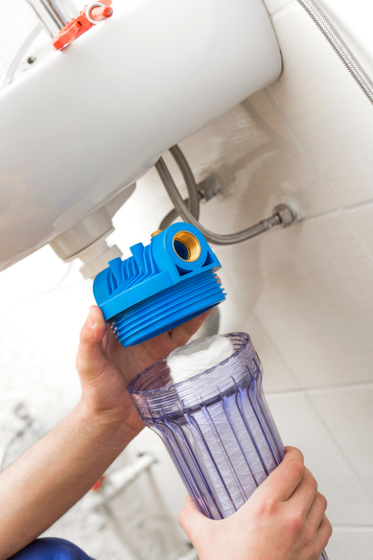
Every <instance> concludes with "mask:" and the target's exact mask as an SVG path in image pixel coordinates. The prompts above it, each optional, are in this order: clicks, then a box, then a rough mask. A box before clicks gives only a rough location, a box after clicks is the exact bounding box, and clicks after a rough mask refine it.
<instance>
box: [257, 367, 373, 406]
mask: <svg viewBox="0 0 373 560" xmlns="http://www.w3.org/2000/svg"><path fill="white" fill-rule="evenodd" d="M284 363H285V362H284ZM285 365H286V364H285ZM287 367H288V366H287ZM371 387H372V388H373V381H366V382H361V381H356V382H352V383H341V384H339V385H328V386H325V387H302V388H300V389H287V390H285V391H266V395H267V396H281V397H288V396H292V395H297V394H299V395H300V394H302V393H309V394H318V393H329V392H333V391H336V392H337V391H348V390H350V389H352V388H353V389H367V388H371Z"/></svg>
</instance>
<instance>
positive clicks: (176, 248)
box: [93, 223, 226, 347]
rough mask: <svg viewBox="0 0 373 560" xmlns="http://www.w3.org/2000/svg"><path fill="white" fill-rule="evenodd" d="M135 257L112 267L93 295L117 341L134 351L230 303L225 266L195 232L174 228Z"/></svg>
mask: <svg viewBox="0 0 373 560" xmlns="http://www.w3.org/2000/svg"><path fill="white" fill-rule="evenodd" d="M130 251H131V253H132V257H129V258H128V259H125V260H123V261H122V259H120V258H116V259H113V260H111V261H109V266H108V268H106V269H105V270H103V271H102V272H100V273H99V274H98V275H97V276H96V278H95V280H94V283H93V293H94V296H95V299H96V302H97V305H99V306H100V308H101V311H102V313H103V315H104V317H105V320H106V321H107V322H108V323H110V325H111V327H112V328H113V330H114V332H115V335H116V337H117V338H118V341H119V342H120V343H121V344H122V345H123V346H124V347H127V346H134V345H136V344H140V342H144V341H145V340H148V339H149V338H153V337H155V336H157V335H159V334H161V333H164V332H166V331H169V330H171V329H173V328H175V327H177V325H180V324H181V323H185V322H186V321H189V319H192V318H193V317H196V316H197V315H200V314H201V313H203V312H204V311H208V310H209V309H212V308H213V307H215V306H216V305H218V304H219V303H221V302H222V301H224V299H225V295H226V294H225V292H224V289H223V287H222V285H221V282H220V280H219V278H218V277H217V275H216V272H217V271H218V270H219V268H220V262H219V260H218V259H217V257H216V255H215V254H214V252H213V251H212V249H211V247H210V246H209V244H208V243H207V241H206V240H205V238H204V237H203V235H202V234H201V232H200V231H199V230H198V229H197V228H196V227H194V226H192V225H190V224H185V223H177V224H172V225H171V226H169V227H168V228H166V229H165V230H164V231H160V230H158V231H156V232H155V233H153V234H152V238H151V241H150V243H149V245H146V246H145V247H144V245H143V244H142V243H137V244H136V245H133V246H132V247H130Z"/></svg>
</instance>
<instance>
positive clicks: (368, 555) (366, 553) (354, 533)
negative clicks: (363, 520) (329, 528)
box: [327, 527, 373, 560]
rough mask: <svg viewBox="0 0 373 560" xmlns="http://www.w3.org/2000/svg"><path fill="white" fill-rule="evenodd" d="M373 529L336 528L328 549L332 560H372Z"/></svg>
mask: <svg viewBox="0 0 373 560" xmlns="http://www.w3.org/2000/svg"><path fill="white" fill-rule="evenodd" d="M372 550H373V528H372V529H363V528H361V529H359V528H356V529H344V528H339V527H338V528H335V529H334V532H333V535H332V538H331V539H330V542H329V545H328V547H327V552H328V555H329V558H330V560H351V559H352V558H358V559H359V560H372Z"/></svg>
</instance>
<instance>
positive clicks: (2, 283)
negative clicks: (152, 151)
mask: <svg viewBox="0 0 373 560" xmlns="http://www.w3.org/2000/svg"><path fill="white" fill-rule="evenodd" d="M367 4H369V3H367V2H366V0H355V1H354V2H353V3H351V2H347V0H344V1H342V0H338V1H337V0H328V2H325V1H324V2H323V5H324V6H325V7H326V8H328V10H329V13H330V14H332V15H333V16H334V17H335V21H336V23H338V25H339V26H340V29H341V30H342V31H343V33H344V35H345V37H346V38H347V40H348V41H349V43H350V44H351V46H352V47H353V48H354V50H355V51H356V53H357V54H358V55H359V58H360V59H361V60H362V62H363V63H364V65H365V66H366V68H367V70H369V71H371V72H372V73H373V56H372V54H370V56H369V53H372V52H373V39H372V34H371V30H370V23H371V17H370V18H369V17H368V16H369V13H370V10H371V8H369V6H368V5H367ZM266 5H267V7H268V10H269V12H270V13H271V14H272V19H273V24H274V27H275V30H276V33H277V36H278V40H279V43H280V46H281V50H282V53H283V58H284V72H283V74H282V76H281V78H280V79H279V80H278V81H277V82H276V83H275V84H273V85H272V86H271V87H269V88H268V89H267V90H265V91H261V92H259V93H257V94H256V95H254V96H252V97H251V98H250V99H248V100H246V101H245V102H244V103H242V104H241V105H240V106H239V107H237V108H235V109H233V110H232V111H230V113H228V114H227V115H225V116H223V117H221V118H220V119H217V120H216V121H215V122H214V123H212V124H210V125H209V126H208V127H207V128H205V129H204V130H202V131H200V132H199V133H198V134H196V135H195V136H193V137H192V138H189V139H187V140H186V141H184V142H182V144H181V147H182V148H183V149H184V151H185V154H186V155H187V157H188V159H189V160H190V162H191V163H192V165H193V169H194V170H195V171H196V175H197V178H198V179H203V178H205V177H206V176H208V175H210V174H213V175H215V176H217V177H218V178H219V180H220V182H221V184H222V194H221V195H219V196H218V197H217V199H215V200H213V201H210V202H209V203H208V204H207V205H205V206H203V208H202V216H201V220H202V222H203V223H204V224H205V225H206V226H207V227H210V228H211V229H214V230H215V231H219V232H221V233H224V232H225V233H229V232H232V231H236V230H237V229H241V228H244V227H245V226H247V225H250V224H252V223H254V222H256V221H259V220H260V219H262V218H263V217H267V216H269V215H270V214H271V211H272V208H273V207H274V206H275V205H276V204H277V203H279V202H288V203H290V204H292V205H293V206H294V207H295V208H297V210H298V213H299V215H300V216H301V217H302V218H303V219H302V220H301V221H300V222H299V223H298V224H296V225H294V226H292V227H291V228H289V229H288V230H278V229H275V230H272V231H271V232H269V233H267V234H266V235H264V236H263V237H260V238H257V239H255V240H252V241H249V242H246V243H244V244H241V245H238V246H234V247H217V248H216V253H217V254H218V256H219V258H220V260H221V262H222V265H223V270H222V274H221V277H222V281H223V283H224V285H225V287H226V290H227V292H228V299H227V301H226V302H225V303H224V304H223V305H222V306H221V315H222V320H221V331H222V332H228V331H232V330H245V331H247V332H249V333H250V335H251V336H252V339H253V342H254V345H255V346H256V348H257V350H258V353H259V355H260V357H261V360H262V362H263V365H264V370H265V388H266V393H267V396H268V401H269V404H270V407H271V409H272V411H273V414H274V417H275V420H276V422H277V423H278V426H279V429H280V432H281V434H282V436H283V439H284V442H285V443H286V444H290V445H296V446H299V447H300V448H301V449H302V451H303V452H304V454H305V457H306V462H307V465H308V466H309V467H310V469H311V470H312V471H313V472H314V474H315V475H316V477H317V479H318V480H319V485H320V490H321V491H322V492H323V493H325V495H326V496H327V498H328V501H329V508H328V511H329V516H330V519H331V521H332V523H333V525H334V535H333V537H332V540H331V542H330V545H329V548H328V553H329V557H330V560H351V559H352V558H359V560H372V558H373V225H372V224H373V187H372V185H373V180H372V179H373V158H372V156H371V154H372V144H373V108H372V107H371V106H370V105H369V103H368V102H367V101H366V100H365V98H364V96H363V95H362V93H361V92H360V91H359V89H358V88H357V87H356V85H355V84H354V82H353V81H352V80H351V78H350V76H349V75H348V73H347V72H346V70H345V69H344V68H343V66H342V65H341V64H340V63H339V61H338V60H337V59H336V57H335V54H334V53H333V52H332V50H331V49H330V47H329V46H328V45H327V43H326V42H325V40H324V39H323V38H322V36H321V35H320V34H319V32H318V30H317V29H316V28H315V27H314V25H313V24H312V22H311V21H310V20H309V18H308V16H307V15H306V14H305V13H304V12H303V11H302V9H301V8H300V7H299V5H298V4H297V3H296V1H295V0H266ZM370 15H372V14H370ZM166 159H167V162H168V163H169V165H170V168H171V169H172V171H173V173H174V174H175V177H176V178H177V179H178V181H180V177H179V175H178V174H177V170H176V169H175V167H174V165H173V163H172V160H171V159H170V158H169V157H167V156H166ZM170 208H171V205H170V202H169V201H168V198H167V195H166V194H165V192H164V190H163V188H162V186H161V184H160V182H159V180H158V178H157V176H156V174H155V173H154V171H152V172H150V173H149V174H148V175H147V176H146V177H145V178H144V179H142V180H141V181H140V182H139V184H138V188H137V191H136V192H135V194H134V195H133V197H132V199H131V200H130V201H129V202H128V203H126V205H125V206H124V207H123V209H122V210H121V211H120V212H119V213H118V214H117V217H116V219H115V225H116V233H115V234H113V236H112V238H113V242H115V243H117V245H118V246H120V247H121V248H122V250H123V251H124V252H126V251H127V248H128V246H130V245H131V244H133V243H136V242H138V241H143V242H144V243H145V242H146V243H148V238H149V234H150V233H151V232H152V231H154V230H156V229H157V227H158V225H159V222H160V221H161V219H162V217H163V216H164V215H165V214H166V213H167V211H168V210H169V209H170ZM67 272H68V275H67V276H66V277H65V275H66V273H67ZM24 279H27V282H24V281H23V280H24ZM20 280H22V282H20ZM0 301H1V305H2V310H3V314H2V318H3V321H2V324H1V340H2V341H5V340H6V341H7V342H6V346H5V347H4V346H3V347H2V348H3V349H4V350H6V351H3V352H2V353H0V359H1V360H2V361H3V367H2V371H3V372H6V373H4V374H3V375H2V377H1V391H0V403H1V407H0V420H1V421H2V425H3V426H5V425H6V422H7V418H8V416H7V415H8V414H9V411H10V408H11V406H13V404H14V403H15V402H16V401H17V400H19V399H21V400H22V399H23V400H25V402H27V403H28V404H29V406H30V407H31V410H32V412H33V413H34V414H35V415H37V416H38V417H39V418H41V419H42V421H43V422H44V424H45V426H46V428H47V427H49V426H51V425H53V423H54V422H55V421H57V419H58V418H59V417H62V416H63V415H64V414H65V413H66V412H67V411H68V410H69V409H70V408H71V407H72V406H73V404H74V402H75V401H76V399H77V398H78V395H79V386H78V383H77V379H76V374H75V371H74V355H75V350H76V346H77V337H78V332H79V328H80V325H81V323H82V322H83V320H84V318H85V315H86V311H87V307H88V305H89V303H90V302H91V301H92V296H91V286H90V283H89V282H86V283H84V282H83V281H82V280H81V279H80V277H79V274H78V272H77V269H76V267H75V266H74V267H73V268H72V269H71V270H68V269H67V265H64V264H63V263H61V262H60V261H59V260H58V259H57V257H55V256H54V255H53V253H52V252H51V250H50V249H49V248H45V249H43V250H41V251H40V252H39V253H37V254H35V255H33V256H31V257H29V258H28V259H26V260H25V261H23V262H21V263H19V264H18V265H16V266H14V267H13V268H12V269H10V270H8V271H6V272H4V273H2V275H1V276H0ZM4 429H5V428H4ZM147 437H148V436H146V437H145V436H142V437H141V438H140V439H139V440H138V442H136V444H135V446H134V450H135V451H136V450H141V451H143V450H144V449H145V448H146V446H148V445H150V443H149V441H150V440H147V439H146V438H147ZM154 438H155V436H154ZM151 445H152V446H153V447H152V448H153V449H155V450H156V449H157V445H158V442H157V440H155V439H152V440H151ZM158 449H160V448H159V447H158ZM135 451H134V452H135ZM169 468H170V467H169V465H168V463H167V466H165V463H163V467H162V466H160V467H159V471H158V475H157V476H159V477H160V478H159V480H162V477H166V476H169V472H170V471H169ZM163 491H164V492H165V498H166V501H167V502H168V504H169V507H170V510H172V515H174V516H176V513H177V510H178V509H180V507H181V505H182V501H183V496H184V491H183V489H182V486H181V484H179V482H178V481H177V479H175V482H174V483H173V484H172V490H170V491H169V492H168V490H167V488H166V487H163ZM80 542H81V543H82V545H83V544H84V543H86V548H87V547H88V549H87V552H88V553H89V554H92V555H93V554H94V550H96V549H94V548H93V547H92V545H91V544H90V543H89V542H88V539H86V540H85V538H83V536H82V537H81V541H80ZM90 546H91V548H89V547H90ZM97 546H98V545H97ZM97 550H98V549H97ZM104 557H105V555H103V556H102V558H104ZM100 558H101V556H100Z"/></svg>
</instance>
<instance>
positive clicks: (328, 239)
mask: <svg viewBox="0 0 373 560" xmlns="http://www.w3.org/2000/svg"><path fill="white" fill-rule="evenodd" d="M217 251H218V255H219V257H220V260H221V262H222V264H223V266H224V268H225V270H226V272H227V274H229V277H230V279H231V281H232V283H233V284H234V286H235V287H236V288H237V290H238V292H239V294H240V296H241V297H242V299H243V301H245V302H246V306H247V307H248V308H249V309H250V310H252V311H253V312H254V314H255V316H257V317H259V318H260V323H261V325H262V326H263V328H264V330H265V331H266V333H267V335H268V337H269V338H270V340H271V341H272V342H273V343H274V345H275V346H276V348H278V350H279V352H280V354H281V356H282V358H283V359H284V362H285V363H286V365H287V367H288V368H289V369H290V370H291V372H292V373H293V375H294V376H295V377H296V378H297V380H298V382H299V384H300V385H301V386H302V387H319V386H330V385H338V384H341V383H355V382H359V381H371V380H372V379H373V371H372V368H371V363H372V360H373V344H372V332H373V298H372V285H373V266H372V262H371V260H370V259H369V257H368V256H367V255H366V253H365V251H364V250H363V249H362V247H361V246H360V244H359V242H358V240H357V239H356V237H355V235H354V234H353V232H352V231H351V229H350V227H349V225H348V223H347V222H346V220H345V219H344V217H343V216H341V215H340V214H339V213H335V214H332V215H329V216H324V217H319V218H315V219H312V220H304V221H303V222H301V223H299V224H297V225H294V226H292V227H290V228H289V229H287V230H282V231H281V230H272V231H271V232H269V233H266V234H265V235H263V236H262V237H259V238H256V239H253V240H251V241H249V242H247V243H244V244H240V245H237V246H234V247H219V248H218V250H217Z"/></svg>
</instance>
